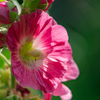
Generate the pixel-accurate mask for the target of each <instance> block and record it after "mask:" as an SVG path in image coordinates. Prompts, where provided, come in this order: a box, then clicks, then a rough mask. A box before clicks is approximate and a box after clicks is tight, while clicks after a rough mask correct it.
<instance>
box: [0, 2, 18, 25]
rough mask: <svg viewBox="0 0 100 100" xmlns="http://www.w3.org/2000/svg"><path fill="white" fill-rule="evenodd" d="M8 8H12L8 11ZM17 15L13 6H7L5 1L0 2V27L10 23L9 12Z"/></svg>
mask: <svg viewBox="0 0 100 100" xmlns="http://www.w3.org/2000/svg"><path fill="white" fill-rule="evenodd" d="M9 6H11V7H12V8H11V9H10V8H9ZM11 11H12V12H14V13H17V8H16V7H15V6H13V4H11V5H8V2H7V1H4V2H0V27H3V26H5V25H7V24H10V23H12V20H11V17H12V16H10V12H11Z"/></svg>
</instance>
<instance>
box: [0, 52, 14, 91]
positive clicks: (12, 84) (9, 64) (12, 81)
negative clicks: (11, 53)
mask: <svg viewBox="0 0 100 100" xmlns="http://www.w3.org/2000/svg"><path fill="white" fill-rule="evenodd" d="M0 58H2V59H3V60H4V61H5V62H6V63H7V64H8V66H9V67H11V63H10V62H9V60H8V59H7V58H6V57H5V56H4V55H3V54H2V53H0ZM14 87H15V77H14V75H13V74H12V73H11V88H12V89H13V88H14Z"/></svg>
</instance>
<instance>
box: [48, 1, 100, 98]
mask: <svg viewBox="0 0 100 100" xmlns="http://www.w3.org/2000/svg"><path fill="white" fill-rule="evenodd" d="M49 12H50V15H51V16H53V18H54V19H55V20H56V21H57V22H58V24H61V25H63V26H64V27H65V28H66V29H67V31H68V35H69V42H70V44H71V46H72V50H73V58H74V60H75V61H76V63H77V65H78V67H79V70H80V75H79V77H78V78H77V79H76V80H71V81H68V82H64V84H66V85H67V86H68V87H69V88H70V89H71V91H72V94H73V98H72V100H100V0H55V2H54V3H53V4H52V7H51V9H50V10H49ZM53 100H61V99H60V97H53Z"/></svg>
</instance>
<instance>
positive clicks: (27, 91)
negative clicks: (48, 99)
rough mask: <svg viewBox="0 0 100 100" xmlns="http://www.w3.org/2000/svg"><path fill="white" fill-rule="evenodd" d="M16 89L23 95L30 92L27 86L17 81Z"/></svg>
mask: <svg viewBox="0 0 100 100" xmlns="http://www.w3.org/2000/svg"><path fill="white" fill-rule="evenodd" d="M16 91H18V92H20V93H21V96H23V97H24V96H26V95H28V94H29V93H30V91H29V90H28V89H27V88H23V87H21V86H20V85H19V84H18V83H16Z"/></svg>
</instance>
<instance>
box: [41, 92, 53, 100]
mask: <svg viewBox="0 0 100 100" xmlns="http://www.w3.org/2000/svg"><path fill="white" fill-rule="evenodd" d="M51 97H52V95H51V94H50V93H44V92H43V100H51Z"/></svg>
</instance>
